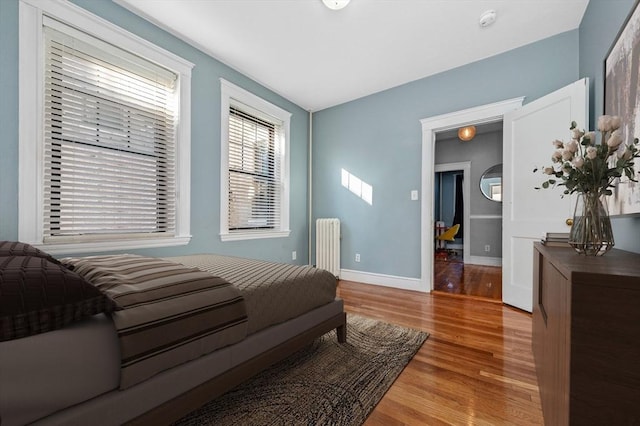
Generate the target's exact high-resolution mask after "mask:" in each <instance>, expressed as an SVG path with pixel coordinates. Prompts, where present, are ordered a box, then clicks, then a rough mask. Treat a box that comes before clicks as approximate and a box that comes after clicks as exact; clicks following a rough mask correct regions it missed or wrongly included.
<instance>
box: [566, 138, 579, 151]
mask: <svg viewBox="0 0 640 426" xmlns="http://www.w3.org/2000/svg"><path fill="white" fill-rule="evenodd" d="M578 147H579V145H578V141H577V140H575V139H574V140H572V141H571V142H569V143H568V144H567V150H569V151H571V152H572V153H574V154H575V153H576V152H578Z"/></svg>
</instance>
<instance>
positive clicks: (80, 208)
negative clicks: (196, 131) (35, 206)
mask: <svg viewBox="0 0 640 426" xmlns="http://www.w3.org/2000/svg"><path fill="white" fill-rule="evenodd" d="M45 22H46V23H47V24H50V26H51V27H55V28H56V29H52V28H49V27H46V28H45V49H46V53H45V62H46V64H45V180H46V184H45V194H44V208H45V212H46V214H45V216H46V220H45V224H44V228H45V229H44V232H45V240H52V239H56V238H59V239H68V238H69V237H72V238H76V239H83V238H86V239H91V238H95V236H97V235H106V234H109V235H112V236H118V235H128V236H131V235H146V234H149V233H163V234H166V235H173V234H174V233H175V221H176V188H175V181H176V175H175V173H176V163H175V161H176V159H175V131H176V122H177V120H176V118H177V117H176V114H177V113H176V107H175V105H176V93H175V92H176V84H175V82H176V80H177V76H176V74H175V73H173V72H171V71H169V70H166V69H163V68H161V67H159V66H157V65H155V64H153V63H150V62H148V61H146V60H144V59H142V58H140V57H138V56H135V55H132V54H130V53H128V52H125V51H123V50H121V49H119V48H117V47H115V46H112V45H108V44H107V43H104V42H102V41H99V40H97V39H94V38H93V37H91V36H89V35H87V34H84V33H81V32H79V31H77V30H75V29H72V28H68V27H66V26H65V25H64V24H61V23H59V22H57V21H52V20H45Z"/></svg>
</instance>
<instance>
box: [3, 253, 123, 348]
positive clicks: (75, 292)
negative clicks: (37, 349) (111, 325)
mask: <svg viewBox="0 0 640 426" xmlns="http://www.w3.org/2000/svg"><path fill="white" fill-rule="evenodd" d="M111 311H113V303H112V302H111V300H110V299H108V298H107V297H106V296H105V295H104V294H102V293H101V292H100V290H98V289H97V288H96V287H94V286H93V285H91V283H89V282H87V281H85V280H84V278H82V277H81V276H80V275H78V274H77V273H75V272H73V271H71V270H69V269H67V268H65V267H64V266H63V265H61V264H59V263H55V262H52V261H50V260H49V259H47V258H46V257H39V256H3V257H0V341H4V340H11V339H17V338H20V337H26V336H30V335H33V334H38V333H44V332H47V331H51V330H56V329H59V328H62V327H64V326H65V325H68V324H70V323H73V322H75V321H79V320H82V319H84V318H87V317H90V316H92V315H95V314H98V313H101V312H105V313H108V312H111Z"/></svg>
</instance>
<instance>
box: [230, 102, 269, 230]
mask: <svg viewBox="0 0 640 426" xmlns="http://www.w3.org/2000/svg"><path fill="white" fill-rule="evenodd" d="M247 111H251V110H250V109H249V108H248V107H247V108H243V107H242V106H240V107H239V106H237V105H236V106H231V107H230V109H229V217H228V219H229V231H230V232H242V231H247V230H261V229H279V227H280V222H281V203H280V198H281V188H280V185H281V184H280V181H281V180H280V174H281V161H280V160H279V158H280V154H281V153H280V148H279V141H280V138H281V134H280V132H281V127H282V126H281V123H278V122H277V121H275V120H274V121H268V120H266V119H264V118H262V117H260V116H258V114H252V113H250V112H247Z"/></svg>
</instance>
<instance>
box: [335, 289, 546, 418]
mask: <svg viewBox="0 0 640 426" xmlns="http://www.w3.org/2000/svg"><path fill="white" fill-rule="evenodd" d="M338 294H339V296H340V297H342V298H343V299H344V303H345V310H346V311H347V313H353V314H359V315H363V316H367V317H371V318H378V319H381V320H384V321H387V322H391V323H394V324H399V325H402V326H405V327H411V328H416V329H420V330H424V331H427V332H429V333H430V336H429V338H428V339H427V341H426V342H425V343H424V345H423V346H422V348H421V349H420V350H419V351H418V353H417V354H416V355H415V357H414V358H413V359H412V360H411V362H410V363H409V364H408V365H407V367H406V368H405V369H404V371H403V372H402V374H401V375H400V377H398V379H397V380H396V381H395V383H394V384H393V386H392V387H391V388H390V389H389V391H388V392H387V393H386V395H385V396H384V398H383V399H382V400H381V401H380V403H379V404H378V405H377V406H376V408H375V410H374V411H373V413H371V415H370V416H369V418H368V419H367V422H366V423H365V425H366V426H378V425H385V426H390V425H412V426H413V425H429V426H431V425H518V426H524V425H542V424H543V421H542V412H541V408H540V395H539V392H538V386H537V380H536V375H535V367H534V364H533V355H532V352H531V315H530V314H528V313H525V312H521V311H519V310H516V309H513V308H509V307H507V306H503V305H502V304H499V303H495V302H490V301H483V300H478V299H473V298H465V297H452V296H450V295H445V294H438V293H431V294H428V293H419V292H413V291H407V290H399V289H393V288H387V287H381V286H374V285H366V284H360V283H354V282H349V281H340V283H339V285H338Z"/></svg>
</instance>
